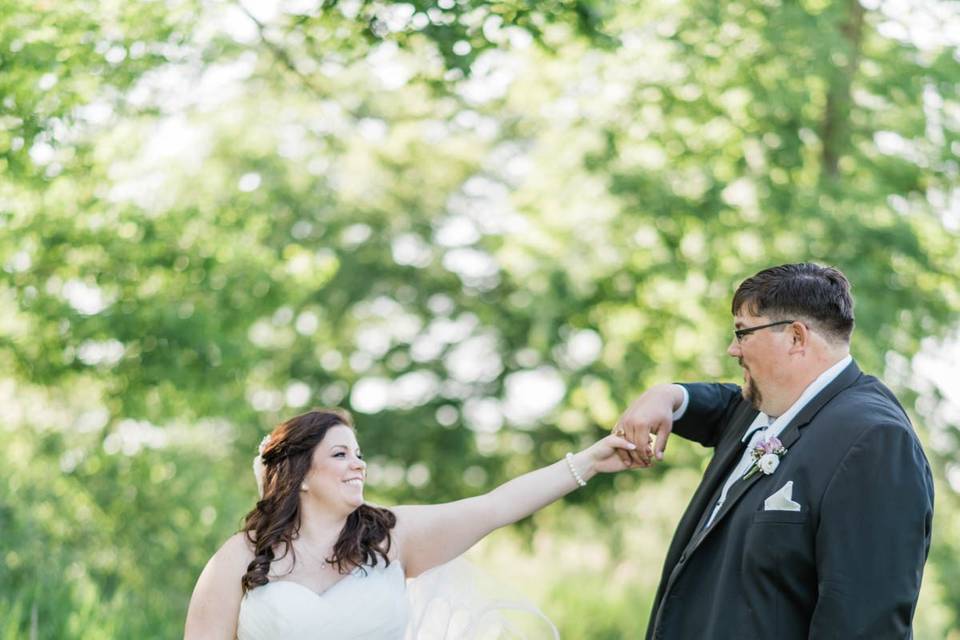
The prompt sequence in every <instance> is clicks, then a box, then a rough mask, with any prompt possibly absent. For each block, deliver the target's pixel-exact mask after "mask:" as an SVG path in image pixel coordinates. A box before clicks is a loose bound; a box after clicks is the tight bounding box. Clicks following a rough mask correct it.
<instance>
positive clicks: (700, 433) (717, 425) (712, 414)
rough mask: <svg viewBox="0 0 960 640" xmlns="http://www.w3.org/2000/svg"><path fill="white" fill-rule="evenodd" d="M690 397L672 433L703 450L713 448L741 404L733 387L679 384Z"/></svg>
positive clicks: (703, 383) (736, 388)
mask: <svg viewBox="0 0 960 640" xmlns="http://www.w3.org/2000/svg"><path fill="white" fill-rule="evenodd" d="M682 386H683V388H685V389H686V390H687V393H688V394H690V402H689V404H688V405H687V410H686V411H685V412H684V413H683V416H681V417H680V419H679V420H677V421H676V422H675V423H674V424H673V433H676V434H677V435H679V436H681V437H683V438H686V439H687V440H693V441H694V442H698V443H700V444H702V445H703V446H705V447H714V446H716V444H717V443H718V442H719V441H720V438H721V437H723V429H724V428H725V427H726V426H727V424H729V422H730V416H731V415H732V414H733V412H734V410H735V409H736V408H737V405H739V404H740V402H741V401H742V396H741V395H740V387H738V386H737V385H735V384H716V383H706V382H695V383H690V384H682Z"/></svg>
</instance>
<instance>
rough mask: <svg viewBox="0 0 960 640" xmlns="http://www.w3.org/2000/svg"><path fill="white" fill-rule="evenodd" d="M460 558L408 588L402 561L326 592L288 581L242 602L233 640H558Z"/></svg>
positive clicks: (534, 612)
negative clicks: (317, 591)
mask: <svg viewBox="0 0 960 640" xmlns="http://www.w3.org/2000/svg"><path fill="white" fill-rule="evenodd" d="M509 593H510V590H509V589H508V588H506V586H505V585H502V584H500V583H498V582H496V581H493V580H491V579H490V578H489V576H487V575H486V574H485V573H484V572H482V571H479V570H477V569H476V568H475V567H474V566H473V565H471V564H470V563H469V562H467V561H466V560H463V559H462V558H459V559H457V560H454V561H453V562H449V563H447V564H445V565H441V566H439V567H436V568H434V569H431V570H430V571H427V572H426V573H424V574H423V575H421V576H419V577H417V578H414V579H412V580H410V581H407V580H406V578H405V577H404V572H403V567H402V566H400V563H399V562H396V561H394V562H391V563H390V566H389V567H385V566H383V563H379V564H378V565H377V566H376V567H365V568H362V569H361V568H357V569H355V570H354V571H353V572H351V573H350V574H348V575H347V576H346V577H345V578H343V579H341V580H340V581H339V582H337V583H336V584H334V585H333V586H332V587H330V588H329V589H327V590H326V591H324V592H323V593H319V594H318V593H316V592H315V591H313V590H312V589H310V588H308V587H305V586H303V585H301V584H297V583H296V582H292V581H289V580H282V579H281V580H274V581H271V582H268V583H267V584H265V585H263V586H260V587H257V588H255V589H253V590H251V591H249V592H247V594H246V595H245V596H244V597H243V600H242V601H241V602H240V617H239V619H238V624H237V638H238V640H404V639H405V640H555V639H556V638H559V635H558V634H557V630H556V628H555V627H554V626H553V625H552V624H551V623H550V621H549V620H548V619H547V618H546V617H545V616H544V615H543V613H541V612H540V610H539V609H537V608H536V607H534V606H533V605H531V604H529V603H527V602H526V601H524V600H523V599H522V598H520V597H516V596H512V595H507V594H509Z"/></svg>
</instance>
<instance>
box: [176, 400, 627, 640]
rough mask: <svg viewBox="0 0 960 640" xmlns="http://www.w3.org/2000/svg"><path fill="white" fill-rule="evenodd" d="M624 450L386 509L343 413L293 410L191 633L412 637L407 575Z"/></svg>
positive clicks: (253, 639)
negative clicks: (371, 489) (468, 492)
mask: <svg viewBox="0 0 960 640" xmlns="http://www.w3.org/2000/svg"><path fill="white" fill-rule="evenodd" d="M620 449H635V446H634V445H633V444H632V443H630V442H628V441H627V440H625V439H623V438H622V437H620V436H618V435H609V436H607V437H605V438H603V439H601V440H599V441H598V442H596V443H594V444H593V445H592V446H590V447H588V448H587V449H584V450H583V451H580V452H579V453H576V454H569V453H568V454H567V455H566V457H565V459H563V460H560V461H559V462H556V463H554V464H552V465H550V466H548V467H544V468H542V469H538V470H536V471H532V472H530V473H527V474H525V475H522V476H520V477H518V478H515V479H513V480H511V481H509V482H507V483H505V484H503V485H501V486H499V487H497V488H496V489H494V490H493V491H491V492H489V493H487V494H484V495H482V496H477V497H473V498H467V499H465V500H458V501H456V502H450V503H447V504H438V505H403V506H397V507H394V508H392V509H384V508H380V507H375V506H373V505H370V504H367V503H365V502H364V500H363V485H364V480H365V476H366V467H367V465H366V463H365V462H364V461H363V456H362V455H361V453H360V447H359V445H358V444H357V439H356V435H355V433H354V429H353V425H352V422H351V420H350V416H349V415H348V414H347V413H346V412H343V411H339V410H315V411H311V412H309V413H306V414H304V415H301V416H297V417H295V418H291V419H290V420H287V421H286V422H284V423H282V424H280V425H279V426H278V427H277V428H276V429H274V430H273V432H272V433H271V434H270V435H269V436H268V437H267V438H266V439H265V441H264V444H262V445H261V455H260V456H259V457H258V459H257V461H256V463H255V464H256V465H260V464H262V469H261V472H262V478H261V479H260V487H261V499H260V500H259V501H258V502H257V504H256V506H255V507H254V508H253V510H252V511H250V513H248V514H247V516H246V520H245V522H244V525H243V529H242V530H241V531H240V532H239V533H237V534H235V535H234V536H233V537H231V538H230V539H229V540H227V541H226V543H224V545H223V546H222V547H220V549H219V550H218V551H217V552H216V553H215V554H214V555H213V557H212V558H211V559H210V561H209V562H208V563H207V565H206V567H205V568H204V569H203V572H202V573H201V574H200V578H199V579H198V580H197V585H196V587H195V588H194V591H193V596H192V597H191V599H190V607H189V610H188V612H187V621H186V630H185V634H184V635H185V640H208V639H211V640H212V639H220V638H222V639H224V640H233V639H234V638H238V639H239V640H273V639H281V638H283V639H285V640H286V639H293V640H296V639H303V640H307V639H322V638H336V639H338V640H355V639H360V638H365V639H369V640H388V639H389V640H393V639H398V638H403V637H404V633H405V632H406V630H407V627H408V619H409V618H410V611H409V609H410V605H409V602H408V598H407V594H406V591H405V583H406V580H405V579H406V578H411V577H414V576H418V575H420V574H422V573H423V572H425V571H427V570H428V569H431V568H432V567H436V566H438V565H441V564H443V563H446V562H448V561H450V560H452V559H454V558H456V557H457V556H459V555H460V554H462V553H463V552H464V551H466V550H467V549H469V548H470V547H471V546H473V544H474V543H476V542H477V541H479V540H480V539H481V538H483V537H484V536H486V535H487V534H488V533H490V532H491V531H493V530H494V529H497V528H499V527H502V526H505V525H508V524H511V523H513V522H516V521H517V520H520V519H521V518H524V517H526V516H528V515H530V514H531V513H533V512H534V511H536V510H538V509H541V508H542V507H544V506H546V505H548V504H550V503H551V502H554V501H555V500H557V499H559V498H560V497H562V496H564V495H566V494H567V493H569V492H571V491H573V490H574V489H576V488H577V486H578V485H579V486H584V485H585V484H586V481H587V480H589V479H590V478H591V477H593V476H594V475H595V474H597V473H599V472H605V473H609V472H616V471H622V470H624V469H627V468H629V463H627V462H624V461H623V460H621V458H620V457H618V455H617V451H618V450H620ZM623 458H624V459H629V458H628V457H627V456H623ZM258 475H260V474H258ZM413 633H416V632H411V634H413Z"/></svg>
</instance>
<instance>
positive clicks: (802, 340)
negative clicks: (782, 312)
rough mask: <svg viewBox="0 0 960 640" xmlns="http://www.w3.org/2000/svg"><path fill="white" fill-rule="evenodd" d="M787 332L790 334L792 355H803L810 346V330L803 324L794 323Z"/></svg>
mask: <svg viewBox="0 0 960 640" xmlns="http://www.w3.org/2000/svg"><path fill="white" fill-rule="evenodd" d="M787 331H789V332H790V353H803V352H804V351H805V350H806V349H807V347H809V346H810V337H811V336H810V329H809V328H808V327H807V325H805V324H803V323H802V322H794V323H793V324H791V325H790V326H789V327H787Z"/></svg>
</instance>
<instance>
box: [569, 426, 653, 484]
mask: <svg viewBox="0 0 960 640" xmlns="http://www.w3.org/2000/svg"><path fill="white" fill-rule="evenodd" d="M636 448H637V447H636V445H635V444H633V443H632V442H630V441H629V440H627V439H625V438H622V437H620V436H617V435H613V434H611V435H609V436H607V437H605V438H602V439H600V440H597V441H596V442H595V443H593V444H592V445H590V446H589V447H587V448H586V449H584V450H583V451H581V452H580V453H578V454H576V455H575V456H574V458H580V460H578V461H576V462H580V464H578V465H577V466H578V468H579V469H583V470H586V469H591V470H593V471H595V472H597V473H616V472H617V471H624V470H626V469H630V468H632V466H631V465H630V464H629V463H628V462H624V460H623V458H621V457H620V456H618V455H617V451H619V450H626V451H633V450H635V449H636ZM633 466H637V465H633ZM591 475H592V474H591Z"/></svg>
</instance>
